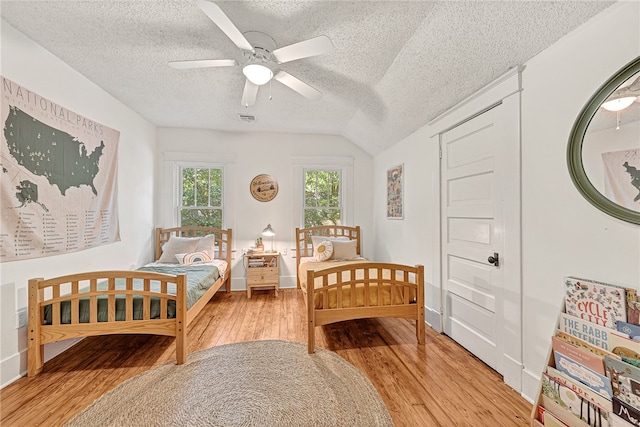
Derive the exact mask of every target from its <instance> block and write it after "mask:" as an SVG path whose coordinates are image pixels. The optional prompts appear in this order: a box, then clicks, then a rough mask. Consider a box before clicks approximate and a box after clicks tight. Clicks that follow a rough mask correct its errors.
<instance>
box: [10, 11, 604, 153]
mask: <svg viewBox="0 0 640 427" xmlns="http://www.w3.org/2000/svg"><path fill="white" fill-rule="evenodd" d="M216 3H217V4H218V5H219V6H220V7H221V8H222V10H223V11H224V12H225V13H226V14H227V16H228V17H229V18H230V19H231V21H232V22H233V23H234V24H235V25H236V27H238V29H239V30H240V31H241V32H247V31H261V32H264V33H267V34H269V35H270V36H271V37H272V38H273V39H274V40H275V41H276V43H277V44H278V46H280V47H281V46H286V45H289V44H292V43H295V42H298V41H302V40H306V39H309V38H312V37H315V36H318V35H326V36H328V37H329V38H330V39H331V40H332V41H333V44H334V46H335V50H334V52H332V53H330V54H327V55H322V56H317V57H312V58H306V59H301V60H298V61H294V62H289V63H286V64H282V65H281V68H282V69H283V70H285V71H287V72H288V73H290V74H292V75H294V76H296V77H297V78H299V79H301V80H302V81H304V82H306V83H308V84H310V85H311V86H313V87H315V88H317V89H318V90H320V91H321V92H323V94H324V96H323V97H322V99H320V100H319V101H309V100H307V99H306V98H303V97H302V96H300V95H299V94H297V93H296V92H293V91H292V90H291V89H289V88H288V87H285V86H283V85H282V84H280V83H279V82H275V81H274V82H273V84H271V87H270V85H269V84H267V85H265V86H262V87H261V88H260V91H259V93H258V99H257V101H256V104H255V105H254V106H252V107H249V108H245V107H242V106H241V105H240V99H241V96H242V91H243V87H244V76H243V75H242V70H241V67H230V68H209V69H191V70H176V69H173V68H170V67H169V66H168V65H167V63H168V62H169V61H173V60H185V59H226V58H229V59H236V60H237V61H239V62H240V63H243V62H244V59H243V56H242V52H241V51H240V49H238V48H237V47H236V46H235V45H234V44H233V43H232V42H231V41H230V40H229V39H228V38H227V36H226V35H225V34H224V33H223V32H222V31H221V30H220V29H219V28H218V27H217V26H216V25H215V24H214V23H213V22H212V21H211V20H210V19H209V18H208V17H207V16H206V15H205V14H204V13H203V12H202V10H201V9H200V8H198V7H197V5H196V3H195V0H194V1H191V0H189V1H181V0H157V1H156V0H154V1H122V0H113V1H2V2H0V15H1V16H2V18H3V19H4V20H6V21H7V22H8V23H9V24H11V25H13V26H14V27H15V28H17V29H18V30H19V31H21V32H23V33H24V34H26V35H27V36H28V37H30V38H31V39H33V40H34V41H36V42H37V43H38V44H40V45H41V46H43V47H44V48H46V49H47V50H49V51H50V52H52V53H53V54H55V55H56V56H58V57H59V58H60V59H62V60H63V61H64V62H66V63H67V64H69V65H70V66H71V67H73V68H74V69H76V70H77V71H79V72H80V73H82V74H83V75H84V76H86V77H87V78H88V79H90V80H91V81H93V82H94V83H96V84H97V85H99V86H100V87H102V88H103V89H104V90H106V91H107V92H109V93H110V94H112V95H113V96H114V97H115V98H117V99H119V100H120V101H122V102H123V103H124V104H126V105H127V106H129V107H130V108H132V109H133V110H135V111H137V112H138V113H140V114H141V115H142V116H143V117H145V118H147V119H148V120H150V121H151V122H153V123H155V124H156V125H158V126H161V127H190V128H209V129H219V130H229V131H245V132H246V131H249V132H250V131H277V132H294V133H316V134H334V135H343V136H345V137H346V138H348V139H350V140H351V141H353V142H354V143H355V144H356V145H358V146H360V147H361V148H362V149H363V150H365V151H366V152H368V153H370V154H372V155H375V154H377V153H379V152H380V151H381V150H384V149H385V148H387V147H389V146H391V145H393V144H394V143H396V142H398V141H399V140H401V139H402V138H404V137H406V136H407V135H409V134H410V133H412V132H413V131H415V130H416V129H418V128H420V127H421V126H423V125H424V124H426V123H427V122H428V121H429V120H431V119H433V118H434V117H436V116H437V115H438V114H439V113H441V112H443V111H445V110H446V109H448V108H449V107H451V106H453V105H455V104H456V103H457V102H459V101H461V100H462V99H464V98H466V97H467V96H469V95H471V94H472V93H474V92H475V91H477V90H478V89H480V88H481V87H483V86H484V85H486V84H487V83H489V82H491V81H492V80H493V79H495V78H496V77H498V76H499V75H501V74H503V73H504V72H506V71H507V70H508V69H509V68H511V67H513V66H516V65H519V64H522V63H524V62H526V61H527V60H528V59H530V58H531V57H533V56H535V55H536V54H537V53H539V52H540V51H542V50H544V49H545V48H546V47H548V46H549V45H551V44H553V43H554V42H555V41H557V40H558V39H559V38H560V37H562V36H563V35H564V34H566V33H568V32H570V31H571V30H573V29H575V28H576V27H577V26H579V25H580V24H582V23H584V22H585V21H587V20H588V19H589V18H591V17H592V16H594V15H595V14H597V13H598V12H600V11H602V10H603V9H604V8H606V7H608V6H609V5H611V4H612V2H598V1H561V2H551V1H534V2H529V1H496V2H488V1H469V2H463V1H451V2H445V1H408V2H402V1H379V2H374V1H253V2H246V1H232V2H216ZM270 92H271V95H272V100H269V99H268V98H269V93H270ZM239 113H241V114H252V115H255V116H256V121H255V122H253V123H246V122H242V121H240V120H239V118H238V114H239Z"/></svg>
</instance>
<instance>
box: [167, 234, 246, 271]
mask: <svg viewBox="0 0 640 427" xmlns="http://www.w3.org/2000/svg"><path fill="white" fill-rule="evenodd" d="M208 234H213V235H214V236H215V237H214V239H215V242H216V249H215V255H216V258H218V259H224V260H226V261H227V263H228V264H229V266H231V250H232V248H231V243H232V239H231V238H232V237H233V234H232V231H231V229H230V228H229V229H227V230H222V229H220V228H212V227H174V228H156V261H157V260H159V259H160V255H162V245H164V244H165V243H166V242H168V241H169V238H170V237H171V236H178V237H203V236H206V235H208Z"/></svg>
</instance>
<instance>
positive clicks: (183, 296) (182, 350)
mask: <svg viewBox="0 0 640 427" xmlns="http://www.w3.org/2000/svg"><path fill="white" fill-rule="evenodd" d="M176 286H177V292H176V363H177V364H178V365H182V364H183V363H184V362H186V360H187V276H186V275H185V274H181V275H179V276H178V280H177V283H176Z"/></svg>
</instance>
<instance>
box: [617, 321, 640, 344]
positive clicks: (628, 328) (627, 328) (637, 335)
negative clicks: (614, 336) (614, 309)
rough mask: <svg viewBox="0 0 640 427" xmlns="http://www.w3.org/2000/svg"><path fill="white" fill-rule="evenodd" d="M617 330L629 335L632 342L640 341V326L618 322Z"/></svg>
mask: <svg viewBox="0 0 640 427" xmlns="http://www.w3.org/2000/svg"><path fill="white" fill-rule="evenodd" d="M616 329H617V330H618V331H620V332H622V333H624V334H626V335H629V338H631V339H632V340H634V341H640V326H638V325H634V324H633V323H629V322H623V321H621V320H618V321H617V322H616Z"/></svg>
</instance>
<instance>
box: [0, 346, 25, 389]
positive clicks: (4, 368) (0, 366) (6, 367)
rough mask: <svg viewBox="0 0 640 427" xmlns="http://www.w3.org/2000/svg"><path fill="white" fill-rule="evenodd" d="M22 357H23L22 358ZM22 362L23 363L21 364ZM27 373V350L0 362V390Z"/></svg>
mask: <svg viewBox="0 0 640 427" xmlns="http://www.w3.org/2000/svg"><path fill="white" fill-rule="evenodd" d="M23 355H24V357H23ZM23 360H24V362H23ZM26 371H27V350H26V349H24V350H22V351H21V352H19V353H16V354H14V355H12V356H9V357H7V358H5V359H2V360H0V379H1V383H0V388H4V387H6V386H8V385H9V384H11V383H12V382H14V381H16V380H18V379H19V378H20V377H22V376H23V375H24V374H25V373H26Z"/></svg>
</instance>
